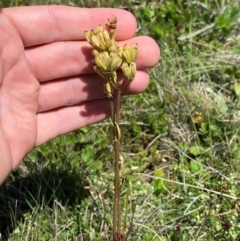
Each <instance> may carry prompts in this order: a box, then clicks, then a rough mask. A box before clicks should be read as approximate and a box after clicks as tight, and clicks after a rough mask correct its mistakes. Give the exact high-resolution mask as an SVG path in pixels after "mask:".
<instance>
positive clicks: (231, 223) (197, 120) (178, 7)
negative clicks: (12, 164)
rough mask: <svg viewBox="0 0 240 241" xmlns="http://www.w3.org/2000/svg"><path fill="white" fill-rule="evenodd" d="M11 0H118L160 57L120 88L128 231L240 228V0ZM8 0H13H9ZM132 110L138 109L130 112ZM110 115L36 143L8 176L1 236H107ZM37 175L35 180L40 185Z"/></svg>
mask: <svg viewBox="0 0 240 241" xmlns="http://www.w3.org/2000/svg"><path fill="white" fill-rule="evenodd" d="M183 2H184V1H173V0H172V1H156V0H155V1H154V0H153V1H100V0H99V1H69V0H67V1H64V0H62V1H40V0H39V1H37V0H36V1H29V0H26V1H24V0H22V1H21V0H19V1H15V2H13V1H12V3H11V4H12V5H14V4H16V5H31V4H42V3H44V4H51V3H63V4H69V5H76V6H85V7H90V6H116V7H121V6H122V7H124V8H126V9H128V10H130V11H131V12H133V13H134V15H135V16H136V18H137V20H138V32H137V34H138V35H142V34H144V35H149V36H152V37H153V38H154V39H155V40H156V41H157V42H158V43H159V45H160V46H161V53H162V59H161V62H159V64H158V65H157V66H156V67H155V68H153V69H152V70H150V75H151V83H150V86H149V88H148V90H147V91H146V92H145V93H144V94H142V95H138V96H131V97H129V96H128V97H124V99H123V108H122V113H121V115H122V127H121V128H122V132H123V133H122V136H124V142H123V147H122V153H121V155H122V159H123V161H124V164H123V178H122V185H123V188H122V197H123V207H122V208H123V219H124V227H125V232H126V236H127V240H134V241H135V240H144V241H168V240H171V241H189V240H194V241H200V240H202V241H213V240H220V241H221V240H224V241H226V240H227V241H237V240H240V202H239V196H240V191H239V190H240V189H239V185H240V179H239V175H240V151H239V150H240V148H239V146H240V138H239V136H240V135H239V134H240V133H239V132H240V129H239V120H240V119H239V114H240V112H239V90H238V89H239V77H240V72H239V57H238V56H239V52H240V48H239V47H240V46H239V45H240V44H239V41H238V40H239V33H238V31H239V17H240V15H239V2H238V1H233V0H205V1H203V0H202V1H200V0H199V1H185V4H184V3H183ZM3 3H4V4H5V6H7V5H9V4H10V3H9V1H5V2H4V1H3ZM133 117H134V118H133ZM110 139H111V126H110V124H109V122H108V121H105V122H102V123H99V124H96V125H94V126H89V127H86V128H83V129H81V130H78V131H76V132H73V133H69V134H68V135H65V136H61V137H59V138H57V139H55V140H53V141H51V142H49V143H47V144H45V145H43V146H41V147H39V148H37V149H35V150H34V151H32V152H31V153H30V154H29V155H28V156H27V157H26V158H25V160H24V162H23V163H22V164H21V166H20V167H19V168H17V169H16V170H15V171H14V172H13V173H12V175H11V176H10V177H9V178H8V180H7V181H6V182H5V184H4V185H3V186H2V187H0V233H1V234H2V239H3V240H10V241H15V240H24V241H25V240H75V241H80V240H81V241H83V240H85V241H89V240H94V241H95V240H96V241H98V240H99V241H102V240H110V234H111V228H112V223H111V215H112V203H113V166H112V160H113V157H112V154H113V153H112V152H113V150H112V147H111V143H110V141H109V140H110ZM36 187H37V188H36Z"/></svg>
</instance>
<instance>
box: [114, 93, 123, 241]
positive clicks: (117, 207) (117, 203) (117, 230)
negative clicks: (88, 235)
mask: <svg viewBox="0 0 240 241" xmlns="http://www.w3.org/2000/svg"><path fill="white" fill-rule="evenodd" d="M121 94H122V93H121V90H117V96H116V109H115V120H113V123H114V144H113V146H114V153H115V165H114V168H115V179H114V208H113V237H115V235H120V236H121V197H120V193H121V187H120V160H119V152H120V138H121V133H120V128H119V119H120V105H121ZM113 240H114V241H115V240H119V239H115V238H113Z"/></svg>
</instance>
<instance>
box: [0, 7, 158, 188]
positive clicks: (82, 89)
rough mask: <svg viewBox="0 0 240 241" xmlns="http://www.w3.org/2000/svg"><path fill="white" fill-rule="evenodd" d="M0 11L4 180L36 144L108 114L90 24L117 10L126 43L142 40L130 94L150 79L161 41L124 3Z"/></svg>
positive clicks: (0, 140)
mask: <svg viewBox="0 0 240 241" xmlns="http://www.w3.org/2000/svg"><path fill="white" fill-rule="evenodd" d="M0 11H1V12H0V183H2V182H3V180H4V179H5V178H6V176H7V175H8V174H9V173H10V171H11V170H12V169H13V168H15V167H16V166H17V165H18V164H19V163H20V161H21V160H22V158H23V157H24V156H25V155H26V154H27V153H28V152H30V151H31V150H32V149H33V148H34V147H36V146H38V145H41V144H43V143H44V142H46V141H48V140H50V139H52V138H55V137H56V136H58V135H62V134H65V133H67V132H69V131H72V130H75V129H77V128H80V127H83V126H86V125H90V124H93V123H95V122H98V121H101V120H103V119H105V118H106V117H107V116H109V107H108V101H107V100H106V99H105V98H104V94H103V91H102V90H103V80H102V79H101V78H100V77H98V76H97V75H96V74H95V73H94V71H93V68H92V56H91V47H90V46H89V45H88V43H87V42H86V41H85V40H84V31H85V30H90V29H92V28H94V27H96V26H97V25H99V24H102V25H104V24H105V23H106V21H107V19H106V18H108V17H111V16H112V15H115V16H117V18H118V29H117V39H118V40H119V41H120V43H121V44H124V42H128V43H129V44H133V43H138V44H139V56H138V59H137V67H138V71H137V74H136V80H134V81H133V83H132V84H131V85H130V86H129V88H128V89H127V90H126V94H133V93H139V92H141V91H143V90H144V89H145V88H146V87H147V85H148V80H149V77H148V74H147V72H146V71H145V69H146V68H148V67H152V66H154V65H155V64H156V63H157V61H158V59H159V49H158V46H157V45H156V43H155V42H154V41H153V40H152V39H151V38H148V37H135V38H134V37H133V35H134V33H135V30H136V22H135V19H134V17H133V16H132V15H131V14H130V13H128V12H126V11H123V10H120V9H81V8H72V7H64V6H38V7H21V8H8V9H2V10H0ZM126 29H127V31H126Z"/></svg>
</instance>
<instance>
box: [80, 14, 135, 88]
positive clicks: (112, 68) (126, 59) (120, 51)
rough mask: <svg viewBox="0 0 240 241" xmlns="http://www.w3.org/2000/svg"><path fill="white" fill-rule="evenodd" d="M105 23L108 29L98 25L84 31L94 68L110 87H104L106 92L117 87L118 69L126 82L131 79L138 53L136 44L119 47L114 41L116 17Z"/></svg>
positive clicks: (133, 75) (133, 74)
mask: <svg viewBox="0 0 240 241" xmlns="http://www.w3.org/2000/svg"><path fill="white" fill-rule="evenodd" d="M108 21H109V23H108V24H107V25H106V26H107V28H108V31H107V30H105V29H103V27H102V26H101V25H100V26H98V27H97V28H96V29H94V30H91V31H86V32H85V37H86V40H87V41H88V42H89V43H90V44H91V45H92V46H93V51H92V54H93V56H94V63H95V64H94V70H95V72H96V73H97V74H98V75H100V76H101V77H102V78H104V79H105V80H106V81H107V83H108V84H110V85H111V88H109V86H108V87H106V89H107V90H105V91H107V92H109V91H110V90H109V89H111V93H112V92H113V89H119V86H118V82H117V73H116V71H117V70H118V69H121V70H122V72H123V74H124V77H125V79H126V80H127V81H128V82H131V81H133V79H134V77H135V73H136V64H135V60H136V58H137V54H138V46H137V44H134V45H133V46H131V47H130V46H128V45H124V46H123V47H119V46H118V45H117V43H116V41H115V36H116V24H117V19H116V17H114V16H113V17H112V18H111V19H109V20H108Z"/></svg>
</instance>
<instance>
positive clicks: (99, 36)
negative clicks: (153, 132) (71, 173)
mask: <svg viewBox="0 0 240 241" xmlns="http://www.w3.org/2000/svg"><path fill="white" fill-rule="evenodd" d="M116 25H117V18H116V17H115V16H112V17H111V18H110V19H108V24H106V28H107V29H104V28H103V27H102V26H101V25H99V26H98V27H97V28H96V29H94V30H91V31H86V32H85V37H86V39H87V41H88V42H89V43H90V44H91V45H92V47H93V51H92V54H93V57H94V70H95V72H96V73H97V74H98V75H99V76H101V77H102V78H103V79H104V80H105V81H106V82H105V85H104V90H103V91H104V93H105V95H106V96H107V98H108V99H109V101H110V108H111V117H110V121H111V123H112V126H113V135H114V137H113V138H114V139H113V147H114V159H115V161H114V169H115V178H114V205H113V241H121V240H123V237H124V234H123V233H122V230H121V200H120V192H121V191H120V167H121V163H120V159H119V152H120V140H121V131H120V127H119V118H120V104H121V96H122V92H123V90H124V89H125V88H126V87H127V86H128V85H129V84H130V83H131V82H132V81H133V79H134V77H135V73H136V64H135V60H136V57H137V54H138V46H137V44H134V45H132V46H129V45H127V44H125V45H124V46H123V47H119V46H118V45H117V42H116V41H115V37H116ZM117 71H121V72H122V73H123V76H124V80H123V81H119V80H118V77H117Z"/></svg>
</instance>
